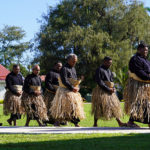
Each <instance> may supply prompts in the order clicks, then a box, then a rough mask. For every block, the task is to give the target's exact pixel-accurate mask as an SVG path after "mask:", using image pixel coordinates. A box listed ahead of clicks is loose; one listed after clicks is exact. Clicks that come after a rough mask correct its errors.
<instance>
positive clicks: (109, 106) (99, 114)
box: [92, 86, 122, 120]
mask: <svg viewBox="0 0 150 150" xmlns="http://www.w3.org/2000/svg"><path fill="white" fill-rule="evenodd" d="M92 114H94V116H95V118H97V119H99V118H100V119H103V120H110V119H112V118H121V117H122V110H121V106H120V101H119V99H118V97H117V96H116V94H115V93H113V94H109V93H107V92H105V91H104V90H103V89H101V88H100V87H99V86H97V87H96V88H94V89H93V92H92Z"/></svg>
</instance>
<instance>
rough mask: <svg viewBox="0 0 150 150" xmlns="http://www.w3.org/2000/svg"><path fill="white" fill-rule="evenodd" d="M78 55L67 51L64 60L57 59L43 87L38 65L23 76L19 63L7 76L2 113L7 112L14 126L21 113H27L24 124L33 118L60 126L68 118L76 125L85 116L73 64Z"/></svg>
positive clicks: (9, 121)
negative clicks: (43, 89)
mask: <svg viewBox="0 0 150 150" xmlns="http://www.w3.org/2000/svg"><path fill="white" fill-rule="evenodd" d="M76 62H77V56H76V55H75V54H70V55H69V56H68V57H67V63H66V64H65V65H64V66H62V63H61V62H57V63H56V64H55V65H54V68H53V69H51V70H50V71H49V73H48V74H47V75H46V78H45V91H44V93H43V91H42V85H41V78H40V76H39V73H40V67H39V65H34V66H33V68H32V73H31V74H29V75H28V76H27V77H26V78H25V80H24V79H23V77H22V75H21V73H20V67H19V65H13V70H12V72H11V73H9V74H8V75H7V77H6V93H5V98H4V114H5V115H8V114H10V118H9V119H8V120H7V122H8V123H9V125H12V123H13V124H14V126H16V120H17V119H21V115H22V114H26V115H27V120H26V124H25V126H29V122H30V120H36V121H37V122H38V124H39V126H44V125H46V124H47V123H51V124H54V125H55V126H59V125H60V124H66V123H67V121H71V122H72V123H73V124H74V125H75V126H76V127H78V126H79V124H78V123H79V121H80V119H83V118H84V111H83V101H82V97H81V95H80V93H79V92H78V91H79V84H80V82H81V81H80V80H78V78H77V74H76V70H75V68H74V66H75V64H76Z"/></svg>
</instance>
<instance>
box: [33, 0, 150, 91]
mask: <svg viewBox="0 0 150 150" xmlns="http://www.w3.org/2000/svg"><path fill="white" fill-rule="evenodd" d="M149 31H150V17H149V15H148V13H147V11H146V10H145V8H144V7H143V4H142V3H140V2H138V1H137V0H134V1H132V2H131V1H130V2H129V3H128V1H126V0H113V1H112V0H107V1H104V0H92V1H91V0H82V1H81V0H62V1H61V2H60V4H58V5H57V6H56V7H55V8H51V7H50V8H49V12H48V14H47V15H45V16H43V20H42V22H41V30H40V32H39V33H37V37H36V42H37V47H36V49H35V50H36V51H37V49H38V50H39V55H37V57H36V58H35V60H34V62H39V63H40V65H41V68H44V69H42V73H46V72H47V71H48V70H49V69H50V67H52V65H53V63H54V62H55V61H56V60H61V61H62V62H65V57H66V56H67V55H68V54H69V53H72V52H73V53H75V54H77V55H78V57H79V62H78V64H77V66H76V68H77V72H78V73H79V75H84V76H85V81H84V82H83V83H82V85H83V86H84V87H86V88H88V89H90V91H91V90H92V88H93V87H94V86H95V83H94V82H93V75H94V73H95V70H96V68H97V67H99V65H100V64H101V62H102V59H103V57H104V56H106V55H108V56H111V57H112V59H113V65H112V67H111V69H112V71H114V72H116V73H117V72H120V70H122V68H124V67H126V66H128V62H129V59H130V57H131V56H132V55H133V53H134V52H135V51H136V45H137V44H138V43H139V42H140V41H141V40H144V41H145V42H147V43H148V44H149V43H150V34H149ZM117 75H118V73H117ZM118 78H119V77H118ZM118 82H119V83H120V84H124V81H119V80H118ZM122 86H124V85H122Z"/></svg>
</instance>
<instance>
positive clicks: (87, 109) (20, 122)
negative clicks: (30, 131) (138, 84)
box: [0, 103, 147, 127]
mask: <svg viewBox="0 0 150 150" xmlns="http://www.w3.org/2000/svg"><path fill="white" fill-rule="evenodd" d="M121 106H122V109H123V106H124V103H121ZM2 110H3V106H2V105H0V118H1V119H0V122H2V123H3V126H8V123H7V119H8V118H9V116H4V115H3V112H2ZM84 111H85V115H86V119H84V120H82V121H81V122H80V126H82V127H92V126H93V116H92V115H91V104H84ZM128 119H129V117H128V116H126V115H125V116H124V117H123V118H121V120H122V121H123V122H127V121H128ZM25 121H26V117H25V116H22V119H21V120H18V121H17V125H18V126H24V125H25ZM137 124H139V125H140V126H141V127H147V125H146V124H141V123H137ZM30 126H38V124H37V122H36V121H34V120H32V121H31V122H30ZM48 126H52V125H48ZM68 126H74V125H73V124H72V123H69V124H68ZM98 126H99V127H118V124H117V122H116V120H115V119H112V120H110V121H104V120H99V121H98Z"/></svg>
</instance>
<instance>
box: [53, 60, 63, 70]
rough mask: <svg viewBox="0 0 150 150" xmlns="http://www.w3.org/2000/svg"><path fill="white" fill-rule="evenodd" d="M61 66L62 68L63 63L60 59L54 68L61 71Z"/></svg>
mask: <svg viewBox="0 0 150 150" xmlns="http://www.w3.org/2000/svg"><path fill="white" fill-rule="evenodd" d="M61 68H62V63H61V62H60V61H59V62H56V63H55V64H54V69H55V70H57V71H58V72H59V71H60V69H61Z"/></svg>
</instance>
